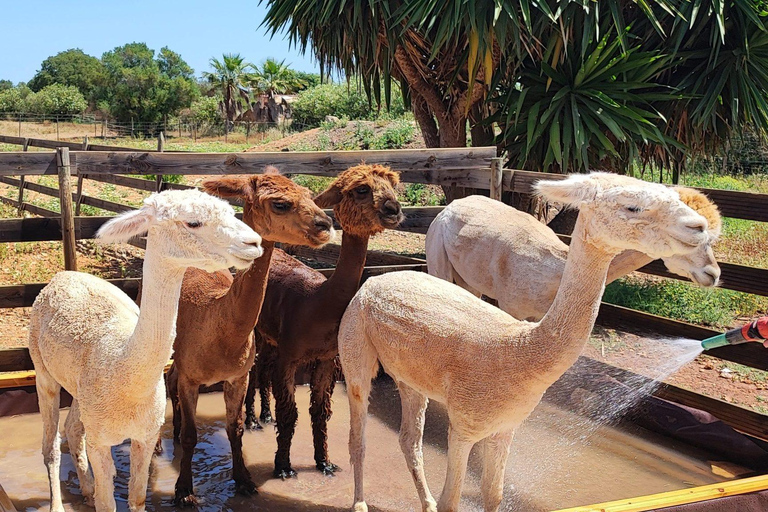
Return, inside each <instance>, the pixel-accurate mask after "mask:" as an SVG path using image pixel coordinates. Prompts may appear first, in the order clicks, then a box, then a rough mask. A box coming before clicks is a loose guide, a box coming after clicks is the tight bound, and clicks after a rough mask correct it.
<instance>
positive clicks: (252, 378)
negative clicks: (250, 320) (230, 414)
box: [245, 354, 264, 430]
mask: <svg viewBox="0 0 768 512" xmlns="http://www.w3.org/2000/svg"><path fill="white" fill-rule="evenodd" d="M260 358H261V354H259V355H258V356H257V359H256V361H254V363H253V366H251V369H250V371H249V372H248V390H247V391H246V393H245V428H247V429H248V430H263V428H264V427H262V426H261V423H259V420H258V418H256V385H257V381H258V379H259V359H260Z"/></svg>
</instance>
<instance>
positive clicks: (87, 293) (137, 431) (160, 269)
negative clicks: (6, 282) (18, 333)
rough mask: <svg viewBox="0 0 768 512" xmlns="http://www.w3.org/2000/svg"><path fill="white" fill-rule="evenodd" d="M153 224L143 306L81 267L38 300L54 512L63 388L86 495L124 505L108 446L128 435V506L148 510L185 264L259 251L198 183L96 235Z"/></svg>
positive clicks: (250, 256) (220, 262) (110, 507)
mask: <svg viewBox="0 0 768 512" xmlns="http://www.w3.org/2000/svg"><path fill="white" fill-rule="evenodd" d="M145 232H148V235H147V250H146V254H145V256H144V267H143V303H142V307H141V313H140V312H139V308H138V307H137V306H136V304H135V303H134V302H133V301H132V300H131V299H130V298H129V297H128V296H127V295H126V294H125V293H123V292H122V291H121V290H120V289H118V288H117V287H115V286H114V285H112V284H110V283H108V282H107V281H104V280H103V279H99V278H98V277H94V276H92V275H89V274H83V273H79V272H60V273H58V274H56V275H55V276H54V277H53V279H51V282H50V283H49V284H48V285H47V286H46V287H45V288H43V290H42V291H41V292H40V295H38V297H37V299H36V300H35V303H34V305H33V306H32V313H31V322H30V326H29V352H30V355H31V356H32V361H33V362H34V365H35V372H36V374H37V393H38V400H39V404H40V413H41V416H42V419H43V458H44V460H45V465H46V467H47V469H48V478H49V483H50V490H51V510H52V511H54V512H59V511H63V510H64V507H63V505H62V502H61V484H60V482H59V466H60V462H61V450H60V446H59V445H60V439H59V392H60V390H61V388H62V387H63V388H64V389H66V390H67V391H68V392H69V393H70V394H71V395H72V396H73V397H74V398H75V401H74V402H73V403H72V408H71V409H70V412H69V415H68V417H67V421H66V425H65V429H66V433H67V439H68V441H69V448H70V452H71V454H72V458H73V460H74V462H75V466H76V468H77V476H78V478H79V480H80V487H81V489H82V492H83V496H84V497H85V498H86V500H87V501H89V502H90V501H91V500H92V499H93V500H94V501H95V506H96V510H97V511H98V512H102V511H114V510H115V498H114V482H113V479H114V476H115V466H114V462H113V461H112V455H111V452H110V447H111V446H113V445H116V444H120V443H122V442H123V441H124V440H125V439H131V478H130V482H129V488H128V489H129V490H128V506H129V508H130V510H132V511H141V510H144V502H145V499H146V494H147V480H148V471H149V463H150V459H151V457H152V452H153V448H154V446H155V443H156V441H157V436H158V432H159V430H160V426H161V425H162V424H163V421H164V418H165V386H164V384H163V367H164V366H165V364H166V363H167V362H168V358H169V357H170V355H171V349H172V347H173V340H174V338H175V336H176V313H177V310H178V299H179V291H180V289H181V281H182V277H183V276H184V271H185V270H186V269H187V267H190V266H194V267H199V268H202V269H205V270H208V271H215V270H222V269H226V268H229V267H232V266H234V267H237V268H246V267H247V266H249V265H250V264H251V262H252V261H253V260H254V259H255V258H258V257H259V256H261V254H262V248H261V246H260V243H261V238H260V237H259V235H258V234H257V233H256V232H254V231H253V230H252V229H251V228H249V227H248V226H246V225H245V224H243V223H242V222H240V221H239V220H237V219H236V218H235V213H234V210H233V209H232V207H231V206H229V204H227V203H226V202H224V201H222V200H221V199H217V198H214V197H212V196H209V195H207V194H203V193H202V192H199V191H197V190H194V191H193V190H188V191H171V192H163V193H161V194H154V195H152V196H150V197H149V198H147V199H146V200H145V201H144V205H143V206H142V208H141V209H139V210H135V211H131V212H127V213H124V214H122V215H120V216H118V217H115V218H114V219H112V220H110V221H109V222H107V223H106V224H105V225H104V226H102V228H101V229H100V230H99V232H98V233H97V237H99V238H101V239H102V240H103V241H105V242H125V241H127V240H128V239H130V238H131V237H134V236H138V235H141V234H143V233H145ZM86 444H87V453H88V455H87V457H86ZM89 460H90V462H91V466H92V467H93V476H91V475H90V474H89V471H88V461H89ZM94 484H95V486H94ZM94 487H95V489H94Z"/></svg>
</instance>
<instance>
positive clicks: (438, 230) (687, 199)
mask: <svg viewBox="0 0 768 512" xmlns="http://www.w3.org/2000/svg"><path fill="white" fill-rule="evenodd" d="M674 190H675V191H676V192H677V193H678V194H679V195H680V199H681V200H682V201H683V202H684V203H686V204H687V205H688V206H690V207H691V208H692V209H693V210H694V211H696V212H697V213H699V214H701V215H702V216H704V217H705V218H706V219H707V222H708V225H709V228H708V233H709V235H710V243H713V242H714V241H715V240H717V237H718V236H719V235H720V225H721V220H720V214H719V213H718V211H717V207H716V206H715V205H714V204H713V203H712V202H710V201H709V199H707V197H706V196H704V194H702V193H701V192H698V191H696V190H693V189H689V188H684V187H677V188H675V189H674ZM426 252H427V266H428V269H429V273H430V274H431V275H433V276H436V277H439V278H441V279H445V280H446V281H450V282H453V283H455V284H458V285H459V286H461V287H462V288H464V289H466V290H468V291H470V292H471V293H473V294H474V295H476V296H478V297H479V296H480V295H481V294H482V295H485V296H486V297H490V298H493V299H496V300H497V302H498V305H499V307H500V308H501V309H502V310H504V311H506V312H507V313H509V314H510V315H512V316H513V317H515V318H519V319H521V320H531V321H536V320H539V319H541V317H542V316H544V314H545V313H546V312H547V309H548V308H549V306H550V305H551V304H552V301H553V300H554V299H555V294H556V293H557V288H558V286H559V285H560V279H561V278H562V276H563V272H564V270H565V260H566V258H567V256H568V246H567V245H566V244H564V243H563V242H562V241H561V240H560V239H559V238H558V237H557V235H556V234H555V232H554V231H552V230H551V229H550V228H548V227H547V226H545V225H544V224H542V223H541V222H538V221H537V220H536V219H534V218H533V217H532V216H531V215H528V214H527V213H524V212H521V211H519V210H516V209H515V208H512V207H511V206H507V205H505V204H503V203H501V202H499V201H494V200H492V199H489V198H487V197H483V196H469V197H466V198H463V199H457V200H456V201H453V202H452V203H451V204H450V205H448V206H447V207H446V208H445V209H444V210H443V211H442V212H440V214H439V215H438V216H437V217H436V218H435V220H434V222H432V224H431V225H430V227H429V231H427V238H426ZM663 260H664V263H665V265H666V266H667V269H668V270H669V271H670V272H673V273H675V274H678V275H681V276H684V277H687V278H689V279H691V280H692V281H693V282H695V283H697V284H699V285H702V286H714V285H716V284H717V280H718V278H719V277H720V267H719V266H718V265H717V261H716V260H715V256H714V254H713V252H712V249H711V248H710V246H709V245H707V244H705V245H702V246H700V247H699V248H698V250H696V251H694V252H692V253H691V252H686V253H683V254H673V255H672V256H669V257H666V258H663ZM651 261H652V258H650V257H648V256H647V255H645V254H643V253H641V252H638V251H632V250H629V251H624V252H623V253H621V254H619V255H618V256H616V257H615V258H614V259H613V261H612V262H611V266H610V268H609V269H608V276H607V280H606V283H610V282H612V281H613V280H615V279H618V278H619V277H622V276H624V275H626V274H628V273H630V272H632V271H634V270H637V269H638V268H640V267H642V266H643V265H645V264H647V263H650V262H651Z"/></svg>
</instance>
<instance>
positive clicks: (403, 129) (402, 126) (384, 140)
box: [371, 119, 416, 149]
mask: <svg viewBox="0 0 768 512" xmlns="http://www.w3.org/2000/svg"><path fill="white" fill-rule="evenodd" d="M415 132H416V130H415V128H414V127H413V124H412V123H411V122H410V121H408V120H405V119H400V120H398V121H395V122H393V123H390V124H389V125H387V127H386V128H385V129H384V133H382V134H381V135H380V136H379V137H377V138H376V140H375V141H374V143H373V144H372V146H371V149H400V148H402V147H404V146H405V145H407V144H408V143H409V142H411V140H413V135H414V133H415Z"/></svg>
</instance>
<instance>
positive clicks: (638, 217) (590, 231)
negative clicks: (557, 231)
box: [536, 172, 710, 270]
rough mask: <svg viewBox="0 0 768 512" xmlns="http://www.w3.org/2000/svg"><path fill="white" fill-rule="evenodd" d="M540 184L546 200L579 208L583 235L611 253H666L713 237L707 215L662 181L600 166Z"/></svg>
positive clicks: (688, 249) (680, 251)
mask: <svg viewBox="0 0 768 512" xmlns="http://www.w3.org/2000/svg"><path fill="white" fill-rule="evenodd" d="M536 189H537V191H538V192H539V193H540V194H541V195H542V196H544V198H545V199H547V200H550V201H557V202H560V203H564V204H566V205H570V206H573V207H576V208H579V210H580V213H579V217H580V220H581V221H582V222H583V225H584V227H585V233H581V234H580V235H581V236H586V241H587V242H588V243H590V244H592V245H593V246H595V247H597V248H599V249H601V250H603V251H605V252H607V253H609V254H618V253H620V252H622V251H625V250H634V251H640V252H642V253H645V254H647V255H648V256H650V257H652V258H666V257H670V256H673V255H677V254H690V253H692V252H695V251H697V250H700V249H701V248H702V247H703V246H707V245H708V244H709V242H710V235H709V233H708V232H707V227H708V225H707V219H706V218H705V217H704V216H702V215H700V214H698V213H696V212H695V211H693V209H692V208H691V207H690V206H688V205H687V204H685V203H684V202H683V201H682V200H681V199H680V194H679V193H678V192H677V191H676V190H674V189H672V188H669V187H666V186H664V185H661V184H659V183H648V182H645V181H641V180H637V179H635V178H629V177H627V176H619V175H616V174H609V173H601V172H595V173H591V174H578V175H572V176H570V177H568V179H565V180H562V181H539V182H538V183H537V184H536ZM574 236H577V233H574ZM692 270H693V269H692ZM697 270H699V269H697Z"/></svg>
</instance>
